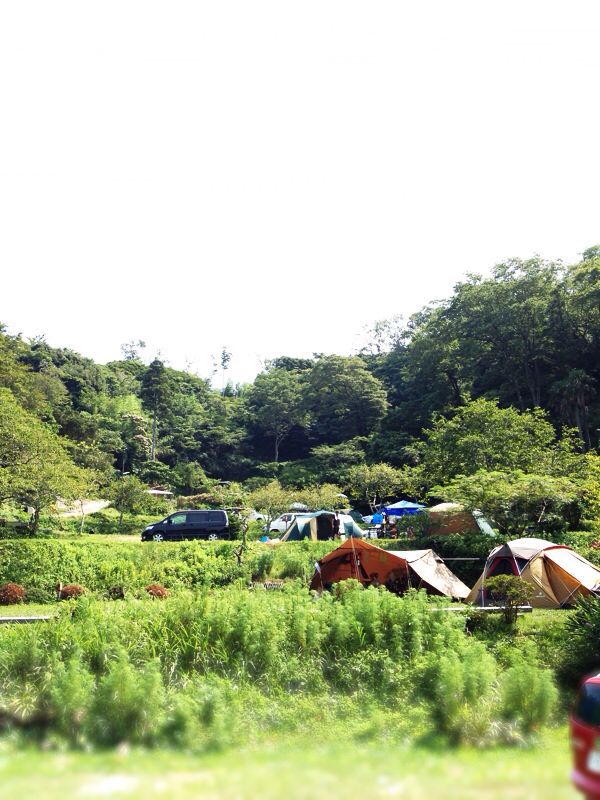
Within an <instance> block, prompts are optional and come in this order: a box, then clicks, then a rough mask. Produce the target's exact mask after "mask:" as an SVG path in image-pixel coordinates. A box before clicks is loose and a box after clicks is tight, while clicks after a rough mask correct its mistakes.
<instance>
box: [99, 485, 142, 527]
mask: <svg viewBox="0 0 600 800" xmlns="http://www.w3.org/2000/svg"><path fill="white" fill-rule="evenodd" d="M146 490H147V486H146V485H145V484H144V483H142V481H141V480H140V479H139V478H137V477H136V476H135V475H124V476H123V477H121V478H117V480H115V481H114V482H113V483H112V485H111V486H110V487H109V492H108V496H109V499H110V500H111V502H112V504H113V506H114V507H115V508H116V509H117V511H118V512H119V526H121V524H122V523H123V513H124V512H125V511H128V512H129V513H130V514H134V513H136V512H139V511H141V510H142V509H143V508H144V504H145V503H146V500H147V497H148V494H147V491H146Z"/></svg>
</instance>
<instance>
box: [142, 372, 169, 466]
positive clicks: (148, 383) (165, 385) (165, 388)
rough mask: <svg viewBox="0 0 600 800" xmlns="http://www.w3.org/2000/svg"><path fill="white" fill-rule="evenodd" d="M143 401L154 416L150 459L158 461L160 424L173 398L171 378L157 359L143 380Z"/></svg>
mask: <svg viewBox="0 0 600 800" xmlns="http://www.w3.org/2000/svg"><path fill="white" fill-rule="evenodd" d="M141 395H142V401H143V403H144V406H145V407H146V408H147V409H148V411H150V412H151V414H152V444H151V449H150V459H151V460H152V461H155V460H156V443H157V440H158V422H159V419H160V418H161V417H163V416H164V415H165V414H166V412H167V411H168V408H169V401H170V398H171V387H170V382H169V377H168V375H167V372H166V370H165V365H164V364H163V362H162V361H161V360H160V359H158V358H155V359H154V361H153V362H152V363H151V364H150V365H149V367H148V369H147V370H146V372H145V373H144V377H143V378H142V388H141Z"/></svg>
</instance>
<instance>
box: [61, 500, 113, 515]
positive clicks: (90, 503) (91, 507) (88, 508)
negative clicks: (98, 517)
mask: <svg viewBox="0 0 600 800" xmlns="http://www.w3.org/2000/svg"><path fill="white" fill-rule="evenodd" d="M109 505H110V502H109V501H108V500H84V501H83V513H84V514H85V515H86V516H87V515H88V514H94V513H95V512H96V511H102V509H103V508H107V507H108V506H109ZM58 516H59V517H80V516H81V504H80V503H78V504H77V506H76V507H74V508H70V509H68V510H67V511H60V512H59V514H58Z"/></svg>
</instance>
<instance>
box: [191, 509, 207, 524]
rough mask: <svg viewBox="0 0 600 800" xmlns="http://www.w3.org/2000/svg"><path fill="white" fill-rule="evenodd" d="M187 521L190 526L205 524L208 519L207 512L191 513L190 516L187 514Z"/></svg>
mask: <svg viewBox="0 0 600 800" xmlns="http://www.w3.org/2000/svg"><path fill="white" fill-rule="evenodd" d="M188 517H189V521H190V522H191V523H192V524H196V525H197V524H198V523H199V522H206V521H207V520H208V519H209V518H210V517H209V512H208V511H192V512H191V514H188Z"/></svg>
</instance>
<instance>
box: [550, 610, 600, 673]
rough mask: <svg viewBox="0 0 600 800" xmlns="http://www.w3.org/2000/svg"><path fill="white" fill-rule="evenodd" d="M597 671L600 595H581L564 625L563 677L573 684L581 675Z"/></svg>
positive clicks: (599, 643)
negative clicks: (599, 596) (598, 596)
mask: <svg viewBox="0 0 600 800" xmlns="http://www.w3.org/2000/svg"><path fill="white" fill-rule="evenodd" d="M593 671H600V599H599V598H597V597H593V596H589V597H581V598H580V599H579V600H578V602H577V606H576V607H575V609H574V611H572V612H571V613H570V614H569V616H568V619H567V621H566V623H565V626H564V652H563V662H562V664H561V666H560V672H561V675H562V677H563V678H564V679H565V680H566V681H568V682H570V683H572V684H576V683H577V682H578V681H579V680H580V679H581V678H582V677H583V676H585V675H587V674H588V673H590V672H593Z"/></svg>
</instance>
